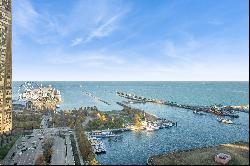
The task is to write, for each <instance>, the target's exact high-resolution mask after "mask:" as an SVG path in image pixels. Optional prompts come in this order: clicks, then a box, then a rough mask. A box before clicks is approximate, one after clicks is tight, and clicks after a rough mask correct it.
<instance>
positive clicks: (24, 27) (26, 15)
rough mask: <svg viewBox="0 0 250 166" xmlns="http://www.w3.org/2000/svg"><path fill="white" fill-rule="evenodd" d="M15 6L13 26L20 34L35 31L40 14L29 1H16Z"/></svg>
mask: <svg viewBox="0 0 250 166" xmlns="http://www.w3.org/2000/svg"><path fill="white" fill-rule="evenodd" d="M14 4H15V5H14V6H13V11H14V12H13V24H14V26H17V28H16V29H19V30H18V32H20V33H29V32H33V31H34V30H35V25H36V23H37V19H38V18H39V14H38V13H37V11H36V10H35V9H34V7H33V6H32V4H31V3H30V2H29V1H28V0H21V1H20V0H15V2H14Z"/></svg>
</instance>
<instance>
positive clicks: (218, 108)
mask: <svg viewBox="0 0 250 166" xmlns="http://www.w3.org/2000/svg"><path fill="white" fill-rule="evenodd" d="M116 94H117V95H118V96H120V97H123V98H126V99H128V100H130V101H128V103H131V104H133V103H156V104H162V105H168V106H171V107H178V108H184V109H189V110H193V111H197V112H199V111H201V112H206V113H212V114H214V115H219V116H229V117H232V118H238V117H239V115H236V114H234V112H235V111H239V110H240V108H239V107H230V106H222V105H212V106H197V105H196V106H193V105H187V104H178V103H176V102H171V101H164V100H159V99H149V98H146V97H143V96H137V95H135V94H130V93H125V92H116ZM241 111H242V110H241ZM244 112H246V111H244Z"/></svg>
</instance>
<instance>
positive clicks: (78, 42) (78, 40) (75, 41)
mask: <svg viewBox="0 0 250 166" xmlns="http://www.w3.org/2000/svg"><path fill="white" fill-rule="evenodd" d="M82 41H83V39H82V38H76V39H74V40H73V41H72V44H71V46H76V45H78V44H80V43H81V42H82Z"/></svg>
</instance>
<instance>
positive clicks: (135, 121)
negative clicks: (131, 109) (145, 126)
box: [134, 114, 141, 128]
mask: <svg viewBox="0 0 250 166" xmlns="http://www.w3.org/2000/svg"><path fill="white" fill-rule="evenodd" d="M134 124H135V126H136V127H137V128H140V127H141V118H140V116H139V115H138V114H135V116H134Z"/></svg>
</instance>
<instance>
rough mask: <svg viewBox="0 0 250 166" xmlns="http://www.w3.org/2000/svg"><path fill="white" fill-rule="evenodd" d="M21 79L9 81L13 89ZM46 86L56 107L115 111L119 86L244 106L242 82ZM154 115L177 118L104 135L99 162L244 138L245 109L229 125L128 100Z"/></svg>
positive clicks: (135, 160)
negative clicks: (157, 126) (166, 125)
mask: <svg viewBox="0 0 250 166" xmlns="http://www.w3.org/2000/svg"><path fill="white" fill-rule="evenodd" d="M21 84H22V82H14V85H13V94H14V96H15V97H17V91H18V88H19V86H20V85H21ZM38 84H42V85H43V86H47V85H52V86H53V87H55V88H57V89H59V90H60V91H61V94H62V97H63V100H64V103H63V104H62V105H61V109H69V108H79V107H80V106H94V105H96V106H97V107H98V108H99V109H100V110H105V111H109V110H120V109H121V107H120V106H118V105H117V104H116V102H117V101H123V100H124V99H123V98H120V97H119V96H117V95H116V94H115V91H117V90H118V91H125V92H131V93H135V94H137V95H142V96H145V97H148V98H158V99H165V100H170V101H176V102H177V103H180V104H195V105H196V104H197V105H211V104H215V103H217V104H219V103H221V104H223V105H247V104H249V93H248V91H249V86H248V82H38ZM83 90H86V91H89V92H91V93H93V94H94V95H95V96H97V97H99V98H101V99H103V100H105V101H107V102H109V103H111V106H108V105H106V104H104V103H102V102H99V101H96V100H94V99H92V98H90V97H89V96H86V95H84V93H83ZM131 106H133V107H137V108H140V109H144V110H145V111H147V112H150V113H153V114H155V115H157V116H159V117H163V118H167V119H169V120H172V121H176V122H177V123H178V126H177V127H172V128H170V129H162V130H158V131H155V132H146V131H141V132H124V133H121V135H122V138H121V139H119V140H116V141H115V140H108V139H105V140H104V143H105V145H106V148H107V153H106V154H102V155H98V156H97V159H98V160H99V161H100V162H101V163H102V164H146V161H147V158H148V157H149V156H150V155H153V154H160V153H163V152H169V151H174V150H179V149H189V148H194V147H203V146H210V145H217V144H221V143H229V142H234V141H240V140H241V141H247V142H249V136H248V135H249V127H248V126H249V114H248V113H239V115H240V117H239V118H238V119H235V120H234V122H235V124H233V125H225V124H221V123H219V122H217V120H216V117H215V116H213V115H210V114H208V115H206V116H199V115H196V114H193V113H192V111H189V110H185V109H177V108H171V107H168V106H162V105H156V104H133V105H131Z"/></svg>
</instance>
